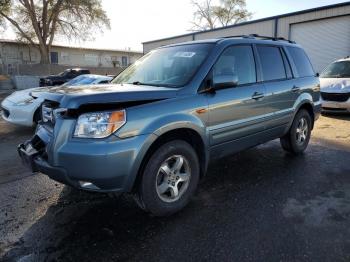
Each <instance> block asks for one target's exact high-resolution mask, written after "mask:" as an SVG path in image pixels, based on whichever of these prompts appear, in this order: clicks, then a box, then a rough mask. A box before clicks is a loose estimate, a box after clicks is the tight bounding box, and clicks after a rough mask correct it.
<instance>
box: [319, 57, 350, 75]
mask: <svg viewBox="0 0 350 262" xmlns="http://www.w3.org/2000/svg"><path fill="white" fill-rule="evenodd" d="M343 77H344V78H345V77H346V78H348V77H350V61H338V62H335V63H332V64H330V65H329V66H328V67H326V69H325V70H324V71H323V72H322V74H321V78H343Z"/></svg>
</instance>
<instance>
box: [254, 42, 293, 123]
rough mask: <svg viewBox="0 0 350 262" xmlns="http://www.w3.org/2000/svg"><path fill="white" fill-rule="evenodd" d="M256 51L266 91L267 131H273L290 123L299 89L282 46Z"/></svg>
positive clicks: (258, 48) (259, 48) (257, 46)
mask: <svg viewBox="0 0 350 262" xmlns="http://www.w3.org/2000/svg"><path fill="white" fill-rule="evenodd" d="M256 49H257V53H258V57H259V63H260V68H261V74H262V80H263V83H264V85H265V89H266V94H265V103H266V114H267V115H266V122H265V123H266V129H271V128H274V127H278V126H281V125H284V124H287V123H288V122H289V121H290V119H291V117H292V115H293V105H294V102H295V99H296V97H295V95H294V93H295V92H298V87H297V86H295V80H294V79H293V77H292V71H291V66H290V63H289V60H288V59H287V56H286V53H285V51H284V50H283V48H282V47H281V46H275V45H256Z"/></svg>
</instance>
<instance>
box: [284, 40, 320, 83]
mask: <svg viewBox="0 0 350 262" xmlns="http://www.w3.org/2000/svg"><path fill="white" fill-rule="evenodd" d="M287 50H288V52H289V54H290V56H291V57H292V59H293V62H294V65H295V67H296V71H297V72H296V73H297V74H298V76H299V77H306V76H314V75H315V72H314V69H313V68H312V65H311V63H310V60H309V58H308V57H307V55H306V53H305V51H304V50H303V49H301V48H299V47H287Z"/></svg>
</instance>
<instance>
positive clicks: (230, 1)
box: [192, 0, 252, 31]
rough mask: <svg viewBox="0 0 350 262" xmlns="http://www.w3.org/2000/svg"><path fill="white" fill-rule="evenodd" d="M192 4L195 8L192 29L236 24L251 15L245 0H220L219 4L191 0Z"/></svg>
mask: <svg viewBox="0 0 350 262" xmlns="http://www.w3.org/2000/svg"><path fill="white" fill-rule="evenodd" d="M192 5H193V6H194V7H195V8H196V11H195V12H194V13H193V16H194V19H193V22H192V24H193V28H192V30H193V31H198V30H200V31H201V30H207V29H214V28H216V27H219V26H228V25H232V24H236V23H239V22H242V21H246V20H248V19H250V18H251V15H252V14H251V13H250V12H249V11H248V10H247V9H246V1H245V0H220V2H219V5H214V4H212V0H203V1H201V2H198V1H196V0H193V1H192Z"/></svg>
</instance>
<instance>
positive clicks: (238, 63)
mask: <svg viewBox="0 0 350 262" xmlns="http://www.w3.org/2000/svg"><path fill="white" fill-rule="evenodd" d="M226 75H227V76H232V79H237V80H238V85H244V84H250V83H255V82H256V73H255V62H254V54H253V49H252V47H251V46H232V47H229V48H227V49H226V50H225V51H224V52H223V53H222V54H221V56H220V58H219V60H218V61H217V62H216V64H215V65H214V67H213V78H215V77H216V76H226Z"/></svg>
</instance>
